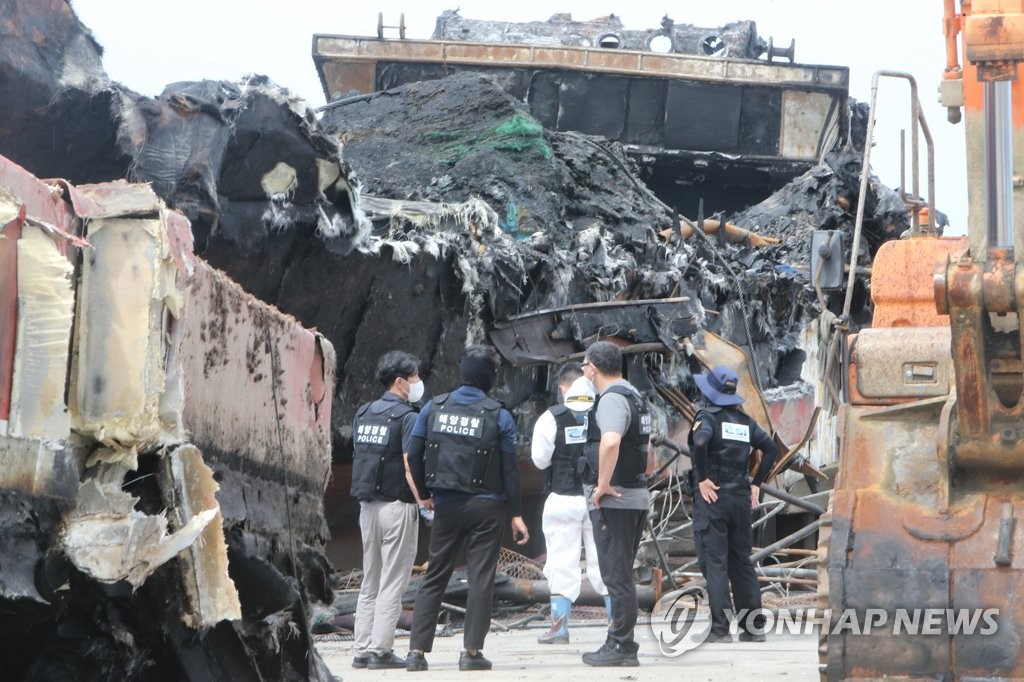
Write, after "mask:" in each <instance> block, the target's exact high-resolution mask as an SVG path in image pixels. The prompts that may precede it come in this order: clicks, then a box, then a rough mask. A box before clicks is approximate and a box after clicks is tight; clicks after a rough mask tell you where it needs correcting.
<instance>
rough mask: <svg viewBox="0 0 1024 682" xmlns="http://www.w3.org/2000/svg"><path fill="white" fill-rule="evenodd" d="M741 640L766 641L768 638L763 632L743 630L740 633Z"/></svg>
mask: <svg viewBox="0 0 1024 682" xmlns="http://www.w3.org/2000/svg"><path fill="white" fill-rule="evenodd" d="M740 641H741V642H764V641H766V639H765V636H764V635H763V634H757V633H754V632H741V633H740Z"/></svg>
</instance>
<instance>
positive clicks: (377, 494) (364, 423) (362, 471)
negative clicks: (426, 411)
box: [351, 402, 416, 502]
mask: <svg viewBox="0 0 1024 682" xmlns="http://www.w3.org/2000/svg"><path fill="white" fill-rule="evenodd" d="M372 404H373V402H369V403H366V404H365V405H363V406H362V407H360V408H359V409H358V410H356V418H355V420H354V423H353V425H352V429H353V431H352V447H353V457H352V489H351V493H352V496H353V497H358V498H359V499H361V500H374V499H388V500H401V501H402V502H415V501H416V498H414V497H413V495H412V491H411V490H410V489H409V483H408V481H407V480H406V478H405V459H404V457H403V450H402V419H403V418H404V417H405V415H407V414H409V413H410V412H415V409H414V408H413V407H412V406H411V405H409V404H408V403H404V402H396V403H394V406H393V407H389V408H388V409H386V410H384V411H383V412H380V413H378V414H374V413H373V411H372V410H371V409H370V406H371V405H372Z"/></svg>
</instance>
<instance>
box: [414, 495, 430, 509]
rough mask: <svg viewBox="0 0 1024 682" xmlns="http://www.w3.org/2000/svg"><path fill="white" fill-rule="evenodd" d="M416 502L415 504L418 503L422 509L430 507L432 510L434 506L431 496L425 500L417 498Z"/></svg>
mask: <svg viewBox="0 0 1024 682" xmlns="http://www.w3.org/2000/svg"><path fill="white" fill-rule="evenodd" d="M416 502H417V504H419V505H420V506H421V507H423V508H424V509H431V510H433V508H434V498H433V497H428V498H427V499H425V500H420V499H417V500H416Z"/></svg>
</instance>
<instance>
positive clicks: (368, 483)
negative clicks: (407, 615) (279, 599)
mask: <svg viewBox="0 0 1024 682" xmlns="http://www.w3.org/2000/svg"><path fill="white" fill-rule="evenodd" d="M377 380H378V381H379V382H380V383H381V384H382V385H383V386H384V387H385V388H386V390H385V391H384V394H383V395H382V396H381V397H380V398H378V399H377V400H375V401H373V402H369V403H366V404H364V405H362V406H360V407H359V409H357V410H356V416H355V419H354V420H353V422H352V449H353V456H352V489H351V494H352V496H353V497H356V498H358V499H359V528H360V530H361V531H362V536H363V585H362V588H360V590H359V601H358V602H357V605H356V616H355V618H356V623H355V646H354V650H355V658H354V659H353V660H352V666H353V667H355V668H372V669H384V668H404V667H405V661H404V660H402V659H401V658H399V657H397V656H395V654H394V652H393V651H392V646H393V645H394V642H395V625H396V624H397V623H398V617H399V615H400V614H401V611H402V593H403V592H405V588H406V586H408V584H409V577H410V573H411V570H412V564H413V561H415V559H416V540H417V535H418V532H419V517H418V516H417V513H416V502H417V501H418V500H417V498H416V496H415V495H414V494H413V491H412V489H411V487H410V486H409V479H408V478H407V476H406V464H405V453H406V452H407V446H408V443H409V438H410V436H411V435H412V429H413V425H414V424H415V423H416V408H414V407H413V406H412V404H411V403H415V402H416V401H417V400H419V399H420V398H422V397H423V381H422V380H421V379H420V376H419V361H418V360H417V359H416V358H415V357H413V356H412V355H410V354H408V353H403V352H402V351H392V352H390V353H386V354H385V355H384V356H383V357H381V359H380V361H379V362H378V363H377Z"/></svg>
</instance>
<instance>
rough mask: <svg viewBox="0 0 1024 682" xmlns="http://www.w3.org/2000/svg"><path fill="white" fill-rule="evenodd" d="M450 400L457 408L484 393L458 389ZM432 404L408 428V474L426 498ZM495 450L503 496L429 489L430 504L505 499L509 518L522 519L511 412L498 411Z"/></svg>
mask: <svg viewBox="0 0 1024 682" xmlns="http://www.w3.org/2000/svg"><path fill="white" fill-rule="evenodd" d="M451 397H452V400H454V401H455V402H457V403H459V404H460V405H469V404H470V403H475V402H476V401H478V400H481V399H483V398H485V397H487V394H486V393H484V392H483V391H481V390H480V389H479V388H474V387H473V386H459V387H458V388H457V389H455V390H454V391H452V393H451ZM433 405H434V401H433V400H431V401H430V402H428V403H427V404H426V405H425V406H424V407H423V409H422V410H420V413H419V416H418V417H417V418H416V424H415V426H413V429H412V436H411V438H410V442H409V447H408V449H407V452H408V453H409V469H410V470H411V471H412V475H413V480H414V481H415V482H416V487H417V488H419V492H420V496H421V497H427V495H426V494H424V493H426V492H427V490H426V484H425V480H426V478H425V476H426V469H425V464H424V461H423V452H424V445H425V443H426V440H427V425H428V424H429V423H430V422H429V419H430V408H431V407H433ZM498 449H499V450H500V452H501V470H502V480H503V482H504V484H505V494H504V495H501V494H498V493H485V494H480V495H474V494H473V493H466V492H463V491H461V490H431V491H430V496H432V497H433V498H434V504H444V503H446V502H450V501H452V500H461V499H466V498H468V497H483V498H486V499H494V500H504V499H507V500H508V504H509V507H510V509H511V511H512V516H522V499H521V497H522V495H521V490H522V484H521V482H520V480H519V464H518V462H517V460H516V422H515V419H514V418H513V417H512V413H511V412H509V411H508V410H506V409H505V408H501V409H500V410H498Z"/></svg>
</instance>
